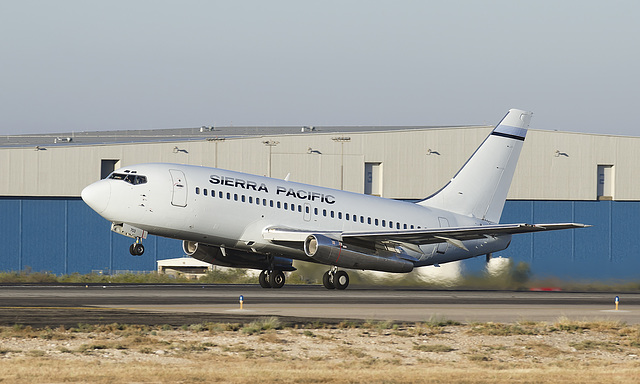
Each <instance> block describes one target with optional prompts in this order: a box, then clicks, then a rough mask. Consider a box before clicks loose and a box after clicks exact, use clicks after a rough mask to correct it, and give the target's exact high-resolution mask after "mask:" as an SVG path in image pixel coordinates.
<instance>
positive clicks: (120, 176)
mask: <svg viewBox="0 0 640 384" xmlns="http://www.w3.org/2000/svg"><path fill="white" fill-rule="evenodd" d="M109 179H112V180H124V181H125V182H127V183H129V184H133V185H138V184H145V183H146V182H147V177H146V176H142V175H132V174H129V175H126V174H124V173H112V174H111V176H109Z"/></svg>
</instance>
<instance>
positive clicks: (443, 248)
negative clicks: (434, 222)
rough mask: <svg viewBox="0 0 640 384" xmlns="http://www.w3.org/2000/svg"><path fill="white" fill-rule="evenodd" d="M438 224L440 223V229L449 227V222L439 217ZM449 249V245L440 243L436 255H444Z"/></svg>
mask: <svg viewBox="0 0 640 384" xmlns="http://www.w3.org/2000/svg"><path fill="white" fill-rule="evenodd" d="M438 222H439V223H440V228H446V227H448V226H449V220H447V218H446V217H438ZM447 248H449V243H438V248H436V253H440V254H443V253H445V252H446V251H447Z"/></svg>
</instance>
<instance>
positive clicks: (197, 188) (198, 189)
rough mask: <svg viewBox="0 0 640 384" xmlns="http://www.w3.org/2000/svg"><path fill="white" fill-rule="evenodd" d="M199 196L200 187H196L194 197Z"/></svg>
mask: <svg viewBox="0 0 640 384" xmlns="http://www.w3.org/2000/svg"><path fill="white" fill-rule="evenodd" d="M199 194H200V187H196V195H199Z"/></svg>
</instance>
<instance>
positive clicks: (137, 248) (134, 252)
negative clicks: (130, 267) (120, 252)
mask: <svg viewBox="0 0 640 384" xmlns="http://www.w3.org/2000/svg"><path fill="white" fill-rule="evenodd" d="M129 253H130V254H131V256H142V254H143V253H144V245H142V243H141V242H140V238H137V239H136V242H135V243H133V244H131V245H130V246H129Z"/></svg>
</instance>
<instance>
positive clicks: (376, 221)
mask: <svg viewBox="0 0 640 384" xmlns="http://www.w3.org/2000/svg"><path fill="white" fill-rule="evenodd" d="M373 224H374V225H375V226H376V227H377V226H378V219H375V220H373Z"/></svg>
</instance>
